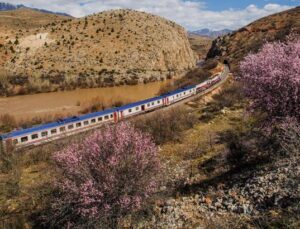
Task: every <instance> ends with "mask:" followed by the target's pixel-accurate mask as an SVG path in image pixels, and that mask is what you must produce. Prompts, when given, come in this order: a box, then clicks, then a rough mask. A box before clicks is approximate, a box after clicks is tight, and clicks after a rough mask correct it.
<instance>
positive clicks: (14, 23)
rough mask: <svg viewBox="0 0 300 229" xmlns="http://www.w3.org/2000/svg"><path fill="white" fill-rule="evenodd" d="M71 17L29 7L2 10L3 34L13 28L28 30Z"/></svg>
mask: <svg viewBox="0 0 300 229" xmlns="http://www.w3.org/2000/svg"><path fill="white" fill-rule="evenodd" d="M66 19H70V17H68V16H61V15H56V14H48V13H43V12H40V11H36V10H32V9H29V8H20V9H16V10H9V11H0V28H1V32H0V33H1V34H5V33H6V32H8V31H11V30H28V29H32V28H38V27H40V26H45V25H47V24H49V23H53V22H57V21H61V20H66Z"/></svg>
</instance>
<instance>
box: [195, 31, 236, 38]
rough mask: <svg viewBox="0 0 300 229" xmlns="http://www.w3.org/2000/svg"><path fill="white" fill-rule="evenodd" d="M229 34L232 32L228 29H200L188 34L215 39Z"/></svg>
mask: <svg viewBox="0 0 300 229" xmlns="http://www.w3.org/2000/svg"><path fill="white" fill-rule="evenodd" d="M231 32H232V30H230V29H223V30H210V29H200V30H196V31H191V32H190V34H196V35H200V36H206V37H213V38H216V37H219V36H223V35H226V34H228V33H231Z"/></svg>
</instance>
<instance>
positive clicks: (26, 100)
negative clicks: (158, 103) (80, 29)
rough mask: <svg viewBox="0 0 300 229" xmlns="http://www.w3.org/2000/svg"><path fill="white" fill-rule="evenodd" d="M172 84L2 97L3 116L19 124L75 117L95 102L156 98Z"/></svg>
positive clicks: (1, 112)
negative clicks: (66, 116) (49, 118)
mask: <svg viewBox="0 0 300 229" xmlns="http://www.w3.org/2000/svg"><path fill="white" fill-rule="evenodd" d="M169 82H172V81H171V80H166V81H163V82H161V81H160V82H153V83H148V84H138V85H134V86H119V87H109V88H92V89H77V90H74V91H61V92H50V93H41V94H34V95H22V96H14V97H0V116H1V115H3V114H9V115H12V116H14V117H15V119H16V120H17V121H18V120H26V119H32V118H34V117H45V116H49V115H56V114H59V115H75V114H78V113H79V112H80V111H82V110H83V109H84V108H85V107H87V106H89V104H91V103H92V101H95V100H97V101H99V100H100V101H103V103H104V104H111V103H112V102H114V101H122V102H123V103H129V102H134V101H138V100H142V99H147V98H150V97H153V96H155V95H157V94H158V93H159V90H160V88H161V87H162V86H164V85H166V84H167V83H169Z"/></svg>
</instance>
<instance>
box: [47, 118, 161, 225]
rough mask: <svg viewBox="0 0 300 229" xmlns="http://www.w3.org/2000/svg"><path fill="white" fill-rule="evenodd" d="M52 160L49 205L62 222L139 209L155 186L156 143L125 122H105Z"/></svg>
mask: <svg viewBox="0 0 300 229" xmlns="http://www.w3.org/2000/svg"><path fill="white" fill-rule="evenodd" d="M53 158H54V160H55V162H56V163H57V165H58V168H59V171H60V172H61V177H60V178H59V179H58V181H57V183H56V186H57V188H58V190H59V196H58V197H57V199H55V201H54V203H53V204H52V207H53V209H55V210H56V214H57V218H58V219H60V220H61V218H63V219H64V218H66V220H65V222H66V224H67V222H69V223H73V224H76V220H78V217H79V218H80V219H81V220H82V219H83V220H91V219H92V220H96V221H97V220H99V219H103V218H109V217H116V214H124V213H127V212H128V211H132V210H138V209H140V208H141V207H142V205H143V203H144V202H145V200H146V199H147V198H148V197H149V196H150V195H151V194H153V193H154V192H155V191H156V187H157V184H158V183H157V182H156V177H155V175H156V174H158V171H159V168H160V166H159V160H158V156H157V147H156V146H155V144H154V142H153V141H152V138H151V137H150V136H149V135H146V134H143V133H141V132H140V131H138V130H136V129H134V128H133V127H132V126H131V125H130V124H128V123H125V122H123V123H119V124H117V125H110V126H109V125H107V126H105V127H104V128H102V129H101V130H99V131H95V132H93V133H92V134H90V135H89V136H87V137H85V138H84V139H82V141H80V142H78V143H77V144H73V145H70V146H68V147H67V148H65V149H64V150H62V151H61V152H57V153H56V154H55V155H54V157H53ZM66 207H67V209H68V211H65V210H64V209H66ZM69 218H72V219H73V221H72V222H70V221H69V220H67V219H69Z"/></svg>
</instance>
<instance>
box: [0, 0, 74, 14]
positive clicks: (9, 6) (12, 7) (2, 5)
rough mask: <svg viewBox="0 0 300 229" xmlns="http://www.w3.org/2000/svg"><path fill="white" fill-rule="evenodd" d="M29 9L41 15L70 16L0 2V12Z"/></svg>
mask: <svg viewBox="0 0 300 229" xmlns="http://www.w3.org/2000/svg"><path fill="white" fill-rule="evenodd" d="M21 8H24V9H31V10H35V11H40V12H43V13H48V14H56V15H62V16H70V17H71V15H69V14H66V13H60V12H53V11H49V10H44V9H37V8H31V7H27V6H24V5H13V4H10V3H5V2H0V11H8V10H17V9H21Z"/></svg>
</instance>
